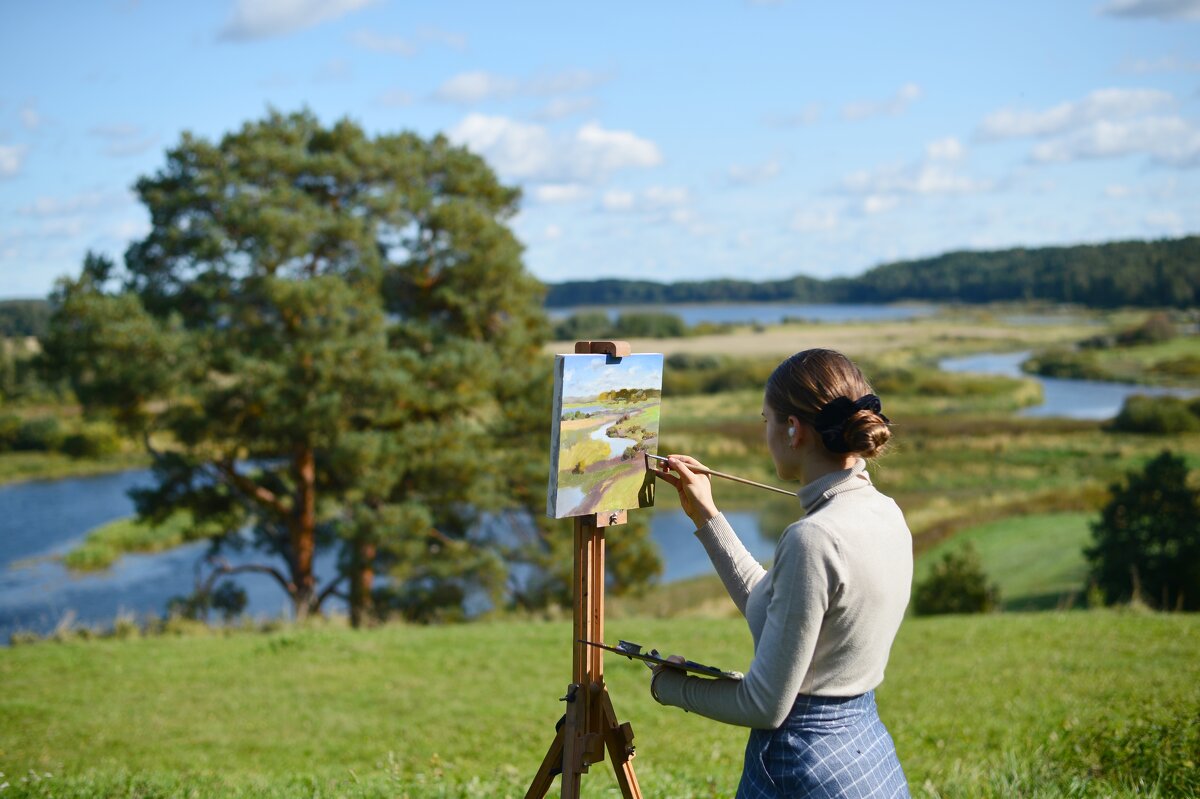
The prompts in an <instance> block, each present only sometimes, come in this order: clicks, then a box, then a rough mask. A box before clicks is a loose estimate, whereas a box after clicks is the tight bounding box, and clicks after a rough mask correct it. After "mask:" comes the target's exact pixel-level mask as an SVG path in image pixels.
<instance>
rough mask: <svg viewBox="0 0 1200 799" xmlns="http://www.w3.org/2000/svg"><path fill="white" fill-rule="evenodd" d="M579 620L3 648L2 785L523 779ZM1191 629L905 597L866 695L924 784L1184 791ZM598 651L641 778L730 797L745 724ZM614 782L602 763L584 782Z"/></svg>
mask: <svg viewBox="0 0 1200 799" xmlns="http://www.w3.org/2000/svg"><path fill="white" fill-rule="evenodd" d="M607 637H608V638H610V639H613V640H615V639H616V638H618V637H620V638H626V639H631V640H636V641H639V642H643V643H647V644H649V643H653V644H655V645H657V646H659V647H662V648H666V649H669V650H672V651H680V652H682V653H684V654H687V655H688V656H690V657H693V658H697V659H700V660H704V661H707V662H711V663H714V664H717V665H721V666H723V667H726V668H738V669H744V668H745V667H746V664H747V662H748V661H749V658H750V654H751V650H750V637H749V633H748V632H747V631H746V629H745V625H744V622H742V621H740V620H734V619H728V620H721V619H688V620H684V619H673V620H648V619H620V620H611V621H610V622H609V625H608V631H607ZM569 640H570V625H569V624H566V623H558V622H555V623H546V622H497V623H490V624H477V625H469V626H456V627H435V628H429V627H405V626H394V627H388V628H384V629H381V630H376V631H372V632H366V633H361V632H353V631H349V630H343V629H336V628H328V627H327V628H323V629H309V630H290V631H283V632H277V633H273V634H254V633H232V634H228V635H214V636H212V637H180V638H172V637H162V638H151V639H140V640H131V641H93V642H81V643H67V644H55V643H41V644H35V645H28V646H18V647H14V648H11V649H7V650H0V685H3V687H4V689H3V691H2V692H0V771H2V772H3V773H4V775H5V776H4V778H3V779H0V782H4V781H7V782H8V783H9V786H8V788H6V789H5V793H4V794H3V795H5V796H10V795H11V796H59V797H84V796H86V797H92V796H137V797H158V796H163V797H165V796H180V797H184V796H186V797H208V796H278V797H284V796H306V797H307V796H320V797H335V796H344V797H360V796H398V797H404V796H407V797H459V796H462V797H507V796H522V795H523V794H524V790H525V788H526V787H527V783H528V780H529V779H530V778H531V777H532V775H533V773H534V771H535V770H536V769H537V766H538V763H539V762H540V760H541V757H542V755H543V754H544V752H545V749H546V747H547V746H548V744H549V742H550V740H551V738H552V736H553V734H554V723H555V722H556V721H557V719H558V717H559V715H560V714H561V713H562V708H563V705H562V704H561V703H560V702H559V701H558V697H560V696H561V695H562V694H563V691H564V689H565V687H566V682H567V681H568V676H569V674H570V643H569ZM1198 648H1200V617H1198V616H1195V615H1151V614H1137V613H1117V612H1110V611H1088V612H1076V613H1041V614H995V615H990V616H983V617H940V618H934V619H910V620H907V621H906V622H905V624H904V626H903V627H902V629H901V632H900V635H899V637H898V639H897V641H896V645H895V647H894V649H893V654H892V660H891V663H890V665H889V669H888V674H887V679H886V681H885V682H884V684H883V686H882V687H881V688H880V689H879V691H878V699H879V705H880V708H881V713H882V715H883V717H884V720H885V721H886V722H887V724H888V726H889V727H890V729H891V731H892V734H893V736H894V738H895V740H896V745H897V749H898V751H899V753H900V757H901V760H902V762H903V763H904V766H905V769H906V771H907V773H908V776H909V781H910V784H911V786H912V789H913V793H914V795H915V796H926V797H969V796H971V797H973V796H997V797H999V796H1016V795H1020V796H1045V797H1051V796H1064V797H1065V796H1096V797H1100V796H1184V795H1188V794H1187V792H1188V791H1192V792H1195V791H1200V767H1198V766H1197V763H1196V757H1195V755H1196V752H1197V751H1200V750H1198V748H1197V747H1200V659H1198V658H1197V657H1196V654H1197V651H1200V649H1198ZM606 668H607V676H608V682H609V685H610V690H611V692H612V695H613V699H614V704H615V705H616V708H617V712H618V715H619V716H620V717H621V719H622V720H628V721H630V722H631V723H632V724H633V727H634V730H635V733H636V735H637V739H636V743H637V744H638V747H639V748H638V757H637V758H636V760H635V761H634V762H635V766H636V768H637V773H638V776H639V780H640V782H641V784H642V786H643V789H644V790H645V792H646V795H647V796H653V797H681V798H682V797H728V796H731V795H732V794H733V791H734V788H735V786H736V782H737V778H738V774H739V771H740V767H741V754H742V748H743V746H744V743H745V730H742V729H738V728H735V727H730V726H726V725H721V724H717V723H715V722H710V721H708V720H705V719H703V718H701V717H699V716H696V715H693V714H685V713H683V712H681V711H679V710H676V709H668V708H662V707H659V706H658V705H656V704H655V703H654V702H653V701H652V700H651V699H650V697H649V695H648V691H647V682H648V672H647V671H646V669H645V668H643V666H642V665H641V664H639V663H634V662H631V661H624V660H620V659H617V658H612V657H610V658H608V660H607V661H606ZM31 772H32V773H33V774H34V775H36V781H34V780H33V779H32V778H31ZM46 775H49V776H46ZM22 780H25V782H22ZM614 785H615V783H614V782H613V780H612V777H611V771H610V769H609V767H608V766H607V764H605V765H604V766H603V767H599V766H598V767H594V768H593V769H592V771H591V773H590V774H588V775H586V776H585V777H584V786H585V787H584V795H585V796H615V795H617V794H616V791H615V787H614ZM552 795H554V794H552Z"/></svg>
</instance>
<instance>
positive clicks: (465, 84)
mask: <svg viewBox="0 0 1200 799" xmlns="http://www.w3.org/2000/svg"><path fill="white" fill-rule="evenodd" d="M611 79H612V76H611V75H610V74H608V73H602V72H593V71H591V70H586V69H572V70H566V71H563V72H557V73H545V74H541V75H535V76H533V77H531V78H527V79H524V80H520V79H517V78H513V77H509V76H507V75H497V74H494V73H491V72H485V71H483V70H476V71H473V72H462V73H460V74H458V75H455V76H454V77H452V78H450V79H448V80H447V81H445V82H444V83H443V84H442V85H441V86H439V87H438V88H437V90H436V91H435V92H434V93H433V98H434V99H435V100H440V101H442V102H448V103H460V104H463V105H470V104H472V103H478V102H482V101H484V100H503V99H507V98H510V97H515V96H517V95H522V96H529V97H553V96H555V95H564V94H572V93H575V92H581V91H586V90H588V89H591V88H594V87H596V86H599V85H600V84H602V83H605V82H607V81H609V80H611ZM563 102H564V103H567V104H568V105H567V106H563V107H568V108H569V107H570V106H569V103H570V102H571V101H569V100H566V99H564V100H563ZM575 102H576V103H578V102H579V101H575ZM558 110H559V111H561V110H562V108H559V109H558ZM577 110H578V108H573V109H572V110H571V112H572V113H573V112H575V111H577Z"/></svg>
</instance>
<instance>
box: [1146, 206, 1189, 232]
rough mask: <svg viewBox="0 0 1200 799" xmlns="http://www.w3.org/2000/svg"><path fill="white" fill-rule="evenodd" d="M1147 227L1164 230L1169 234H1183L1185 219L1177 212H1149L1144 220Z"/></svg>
mask: <svg viewBox="0 0 1200 799" xmlns="http://www.w3.org/2000/svg"><path fill="white" fill-rule="evenodd" d="M1142 222H1143V223H1144V224H1145V225H1146V227H1150V228H1156V229H1158V230H1164V231H1167V232H1169V233H1182V232H1183V229H1184V226H1183V217H1181V216H1180V215H1179V214H1178V213H1177V212H1175V211H1149V212H1147V214H1146V216H1145V217H1143V218H1142Z"/></svg>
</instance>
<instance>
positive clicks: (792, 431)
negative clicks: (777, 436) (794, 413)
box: [788, 427, 796, 436]
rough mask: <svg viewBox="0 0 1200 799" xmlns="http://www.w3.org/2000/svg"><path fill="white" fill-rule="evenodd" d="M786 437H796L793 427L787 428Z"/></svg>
mask: <svg viewBox="0 0 1200 799" xmlns="http://www.w3.org/2000/svg"><path fill="white" fill-rule="evenodd" d="M788 435H789V436H794V435H796V428H794V427H789V428H788Z"/></svg>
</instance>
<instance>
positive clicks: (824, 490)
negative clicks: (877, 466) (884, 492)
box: [796, 458, 871, 514]
mask: <svg viewBox="0 0 1200 799" xmlns="http://www.w3.org/2000/svg"><path fill="white" fill-rule="evenodd" d="M869 485H871V475H869V474H867V462H866V461H865V460H863V459H862V458H858V459H857V460H855V461H854V465H853V466H851V467H850V468H849V469H842V470H841V471H837V472H830V473H829V474H827V475H824V476H823V477H818V478H817V479H816V480H813V481H812V482H811V483H806V484H805V485H804V486H803V487H802V488H801V489H800V490H799V491H797V492H796V496H797V497H799V498H800V505H801V506H803V508H804V512H805V513H806V514H807V513H812V512H813V511H814V510H816V509H817V508H819V507H820V506H821V505H822V504H824V503H825V502H827V501H829V500H830V499H832V498H833V497H834V496H835V495H837V494H842V493H845V492H847V491H854V490H855V489H859V488H865V487H866V486H869Z"/></svg>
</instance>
